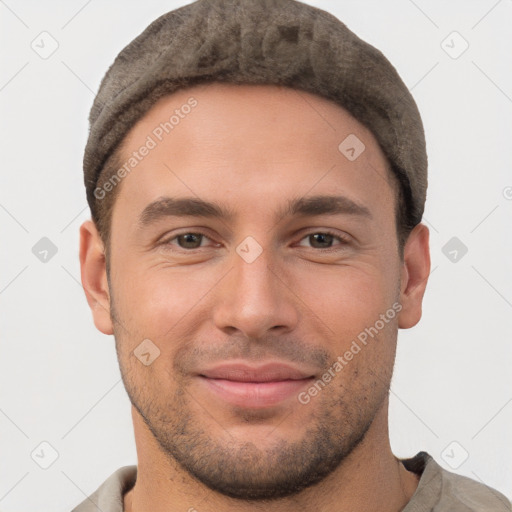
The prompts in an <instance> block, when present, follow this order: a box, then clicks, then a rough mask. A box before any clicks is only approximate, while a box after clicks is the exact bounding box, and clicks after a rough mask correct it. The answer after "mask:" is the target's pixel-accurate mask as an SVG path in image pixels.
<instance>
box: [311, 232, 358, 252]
mask: <svg viewBox="0 0 512 512" xmlns="http://www.w3.org/2000/svg"><path fill="white" fill-rule="evenodd" d="M302 240H308V241H309V242H310V243H311V247H313V248H314V249H332V248H333V245H332V244H333V241H334V240H338V241H339V242H340V243H339V244H337V245H341V246H343V245H347V244H348V243H349V241H348V239H346V238H345V237H342V236H341V235H338V234H336V233H333V232H332V231H329V230H326V231H317V232H315V233H309V234H308V235H306V236H305V237H304V238H302ZM302 240H301V241H302Z"/></svg>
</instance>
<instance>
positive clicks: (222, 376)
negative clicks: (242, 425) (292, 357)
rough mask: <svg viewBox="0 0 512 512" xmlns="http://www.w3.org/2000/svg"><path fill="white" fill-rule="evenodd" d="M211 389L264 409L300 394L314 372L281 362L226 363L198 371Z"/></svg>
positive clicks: (224, 398) (234, 401)
mask: <svg viewBox="0 0 512 512" xmlns="http://www.w3.org/2000/svg"><path fill="white" fill-rule="evenodd" d="M198 377H199V379H200V381H201V382H202V383H203V385H204V386H205V387H206V390H207V391H208V392H209V393H212V394H214V395H215V396H216V397H218V398H220V399H221V400H222V401H224V402H227V403H229V404H231V405H234V406H238V407H243V408H248V409H261V408H265V407H272V406H276V405H279V404H280V403H282V402H284V401H285V400H287V399H289V398H291V397H294V396H297V395H298V394H299V393H300V391H301V390H302V389H303V388H305V387H307V386H308V385H309V384H310V383H311V382H312V380H314V378H315V375H314V374H313V373H309V372H307V371H303V370H300V369H298V368H294V367H292V366H289V365H285V364H281V363H267V364H265V365H262V366H259V367H254V366H250V365H247V364H224V365H220V366H216V367H214V368H210V369H207V370H203V371H202V372H200V373H199V374H198Z"/></svg>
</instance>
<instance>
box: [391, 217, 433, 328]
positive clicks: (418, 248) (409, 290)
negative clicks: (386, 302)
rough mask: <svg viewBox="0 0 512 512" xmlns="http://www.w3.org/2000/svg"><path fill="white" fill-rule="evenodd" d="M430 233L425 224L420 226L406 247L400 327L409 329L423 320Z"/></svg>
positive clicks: (413, 231)
mask: <svg viewBox="0 0 512 512" xmlns="http://www.w3.org/2000/svg"><path fill="white" fill-rule="evenodd" d="M428 240H429V231H428V228H427V226H425V225H424V224H418V225H417V226H415V227H414V229H413V230H412V231H411V233H410V234H409V238H408V239H407V242H406V244H405V247H404V261H403V263H402V272H401V281H400V303H401V304H402V310H401V311H400V313H399V315H398V327H400V328H401V329H409V328H410V327H414V326H415V325H416V324H417V323H418V322H419V321H420V318H421V306H422V302H423V295H424V294H425V288H426V286H427V280H428V277H429V275H430V249H429V243H428Z"/></svg>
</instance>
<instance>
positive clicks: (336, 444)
mask: <svg viewBox="0 0 512 512" xmlns="http://www.w3.org/2000/svg"><path fill="white" fill-rule="evenodd" d="M185 105H189V107H190V108H188V107H186V108H185V107H184V106H185ZM173 114H174V115H175V118H174V119H171V121H170V122H171V123H172V127H170V126H171V125H170V124H168V125H165V123H166V122H167V123H169V120H170V118H171V116H172V115H173ZM178 118H179V120H178ZM165 128H167V130H166V129H165ZM167 131H168V133H167ZM348 136H350V138H349V139H348V143H345V146H343V145H342V146H341V148H342V149H341V150H340V149H339V146H340V143H342V141H344V140H345V139H346V138H347V137H348ZM355 137H357V139H356V138H355ZM358 141H359V142H358ZM361 143H362V144H364V150H363V151H362V152H360V150H361V149H362V148H363V146H362V144H361ZM143 146H145V147H148V148H149V149H148V150H147V151H145V150H140V148H142V147H143ZM350 148H354V151H352V150H351V149H350ZM134 152H137V154H138V156H136V157H135V158H137V163H136V165H135V166H134V167H133V170H131V171H130V172H127V173H126V176H124V177H123V179H122V182H121V183H120V184H119V185H117V186H119V187H120V189H119V191H118V197H117V199H116V203H115V207H114V210H113V216H112V224H111V242H110V269H111V270H110V276H109V281H108V286H107V285H105V289H108V293H106V297H107V298H106V299H105V301H104V307H99V308H98V307H96V308H95V309H93V311H94V312H95V321H96V325H97V326H98V327H99V328H100V329H101V330H102V331H103V332H106V333H110V332H113V333H114V334H115V340H116V349H117V353H118V357H119V363H120V368H121V372H122V375H123V380H124V384H125V386H126V389H127V392H128V394H129V397H130V399H131V401H132V404H133V405H134V407H135V409H136V415H137V416H138V417H139V418H140V420H141V421H143V422H144V423H145V425H146V426H147V427H148V429H149V431H150V432H151V433H152V435H153V436H154V438H155V439H156V441H157V442H158V444H159V446H160V448H161V450H162V451H163V453H165V455H166V457H167V458H168V459H169V461H170V462H172V463H173V464H177V465H178V466H179V467H181V468H183V469H184V470H186V471H187V472H188V473H189V474H191V475H192V476H194V477H195V478H197V479H198V480H199V481H201V482H202V483H204V484H205V485H207V486H208V487H210V488H211V489H214V490H216V491H218V492H221V493H223V494H226V495H229V496H233V497H238V498H245V499H272V498H277V497H283V496H287V495H291V494H293V493H296V492H298V491H300V490H301V489H303V488H305V487H308V486H310V485H312V484H314V483H316V482H318V481H320V480H322V479H323V478H325V477H326V476H327V475H329V474H330V473H331V472H333V471H334V470H335V469H336V468H337V467H338V466H339V465H340V464H341V463H342V462H343V460H345V458H346V457H347V455H348V454H349V453H351V452H352V451H353V450H354V448H355V447H356V446H358V444H359V443H360V442H361V440H362V439H363V437H364V436H365V433H367V431H368V430H369V429H370V428H371V426H372V423H373V422H374V419H375V418H376V416H377V414H378V413H379V411H380V412H382V410H383V408H384V407H385V405H386V404H387V402H386V399H387V394H388V389H389V384H390V379H391V374H392V367H393V362H394V356H395V345H396V335H397V329H398V327H399V326H405V327H408V326H410V325H412V324H413V323H415V322H416V321H417V319H418V318H419V316H418V315H419V313H418V311H419V306H418V305H417V303H418V300H411V298H410V297H409V296H408V295H407V290H408V288H407V283H405V282H404V281H406V279H404V278H405V277H406V276H409V274H408V272H409V273H410V270H411V269H409V271H408V270H407V268H406V265H407V261H408V260H407V254H408V253H407V251H408V249H407V248H406V263H405V264H404V262H402V261H401V260H400V255H399V253H398V248H397V236H396V225H395V210H394V208H395V190H394V185H393V182H392V181H391V179H390V177H389V174H388V169H387V162H386V159H385V157H384V155H383V153H382V151H381V149H380V148H379V146H378V144H377V142H376V140H375V138H374V137H373V135H372V134H371V133H370V132H369V131H368V130H367V129H366V128H365V127H364V126H362V125H361V124H360V123H359V122H357V121H356V120H355V119H354V118H352V117H351V116H350V115H349V114H348V113H347V112H346V111H345V110H344V109H342V108H340V107H339V106H337V105H335V104H333V103H331V102H329V101H327V100H324V99H322V98H319V97H316V96H314V95H310V94H307V93H304V92H297V91H294V90H291V89H287V88H278V87H273V86H233V85H227V84H224V85H221V84H209V85H202V86H196V87H194V88H190V89H186V90H183V91H180V92H178V93H175V94H173V95H170V96H168V97H165V98H163V99H162V100H160V101H159V102H158V103H157V104H155V106H154V107H153V108H152V109H151V111H149V112H148V113H147V115H146V116H145V117H144V118H143V119H142V120H140V121H139V122H138V123H137V124H136V125H135V126H134V128H133V129H132V130H131V132H130V133H129V135H128V136H127V138H126V139H125V141H124V143H123V147H122V153H121V160H122V161H123V162H125V161H128V159H129V158H130V157H133V155H134ZM141 153H144V154H145V155H144V156H141ZM359 153H360V154H359ZM354 156H355V157H356V158H354ZM139 157H140V158H139ZM132 163H133V162H132ZM95 236H97V235H95ZM84 245H86V244H84ZM86 252H87V251H86V250H85V249H83V254H84V256H83V260H82V263H83V276H84V275H85V280H86V281H87V269H85V270H84V267H87V263H86V260H87V257H86V256H85V253H86ZM404 265H405V266H404ZM100 281H101V280H100ZM102 282H103V284H105V282H104V280H103V281H102ZM91 287H92V288H94V286H92V285H91ZM97 288H101V286H98V287H97ZM420 288H421V286H420ZM417 289H418V287H417V286H416V290H417ZM418 293H419V292H418V291H416V294H418ZM421 294H422V290H421V293H420V295H421ZM99 295H100V294H98V296H97V297H96V299H91V297H90V296H89V295H88V298H90V303H91V300H92V302H94V301H95V300H96V301H99V302H101V300H102V299H101V298H98V297H99ZM420 302H421V300H420ZM402 324H403V325H402ZM409 324H410V325H409Z"/></svg>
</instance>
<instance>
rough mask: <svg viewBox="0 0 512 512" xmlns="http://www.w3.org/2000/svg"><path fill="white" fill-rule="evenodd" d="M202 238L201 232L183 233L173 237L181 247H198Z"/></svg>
mask: <svg viewBox="0 0 512 512" xmlns="http://www.w3.org/2000/svg"><path fill="white" fill-rule="evenodd" d="M203 238H204V235H202V234H201V233H184V234H183V235H178V236H177V237H175V240H177V241H178V245H179V246H180V247H181V248H182V249H198V248H199V247H201V242H202V239H203Z"/></svg>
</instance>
